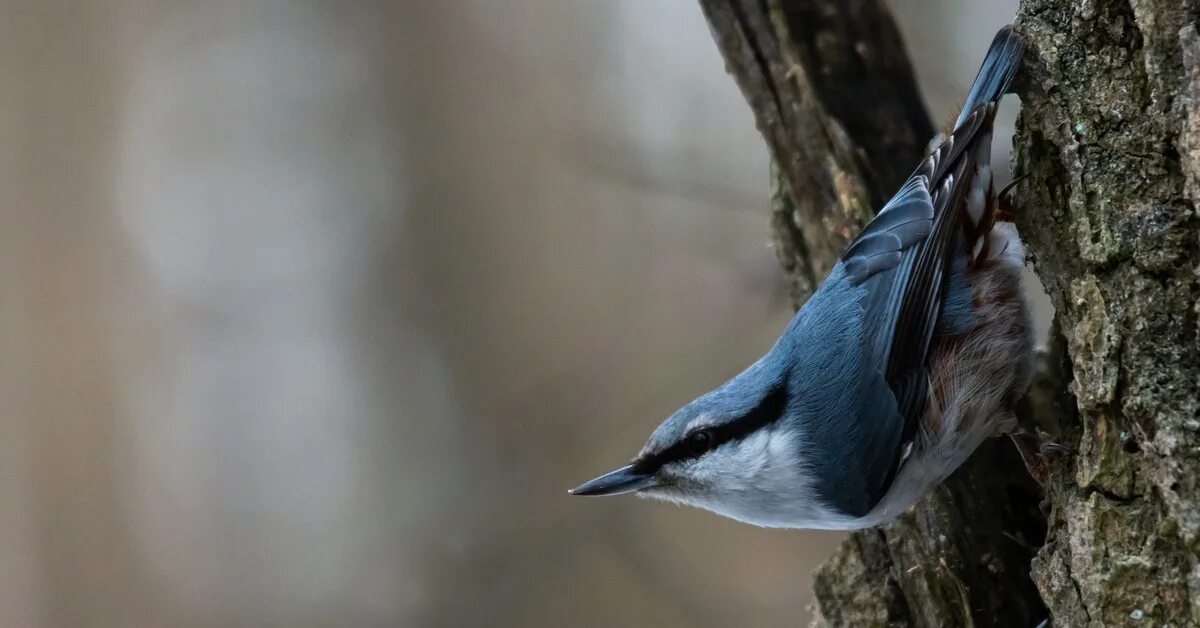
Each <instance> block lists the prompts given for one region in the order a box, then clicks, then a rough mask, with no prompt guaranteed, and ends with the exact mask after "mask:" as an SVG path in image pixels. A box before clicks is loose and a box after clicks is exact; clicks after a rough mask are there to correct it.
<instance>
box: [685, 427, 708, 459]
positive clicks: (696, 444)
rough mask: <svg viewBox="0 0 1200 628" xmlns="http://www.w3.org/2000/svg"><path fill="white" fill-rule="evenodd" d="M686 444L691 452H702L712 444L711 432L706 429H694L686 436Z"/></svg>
mask: <svg viewBox="0 0 1200 628" xmlns="http://www.w3.org/2000/svg"><path fill="white" fill-rule="evenodd" d="M687 444H688V449H690V450H692V453H693V454H702V453H704V452H706V451H708V448H709V447H710V446H711V445H712V433H711V432H709V431H708V430H696V431H695V432H692V434H691V436H688V437H687Z"/></svg>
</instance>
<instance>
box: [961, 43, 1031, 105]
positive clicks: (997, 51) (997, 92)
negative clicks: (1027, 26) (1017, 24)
mask: <svg viewBox="0 0 1200 628" xmlns="http://www.w3.org/2000/svg"><path fill="white" fill-rule="evenodd" d="M1024 52H1025V43H1024V42H1023V41H1021V37H1020V36H1019V35H1017V33H1016V31H1014V30H1013V28H1012V26H1011V25H1010V26H1005V27H1004V28H1002V29H1000V32H998V33H996V37H995V38H994V39H992V47H991V48H988V52H987V56H986V57H984V58H983V65H981V66H979V73H978V74H976V75H975V81H974V82H973V83H971V91H970V92H968V93H967V100H966V102H965V103H963V108H962V113H960V114H958V119H957V120H955V121H954V127H955V128H958V126H959V125H961V124H962V123H963V121H964V120H966V119H967V116H969V115H971V112H972V111H974V110H975V108H976V107H978V106H979V105H981V104H983V103H986V102H994V101H997V100H1000V97H1001V96H1003V95H1004V92H1006V91H1008V86H1009V85H1010V84H1011V83H1012V80H1013V77H1014V76H1016V75H1017V69H1018V68H1019V67H1020V66H1021V55H1022V54H1023V53H1024Z"/></svg>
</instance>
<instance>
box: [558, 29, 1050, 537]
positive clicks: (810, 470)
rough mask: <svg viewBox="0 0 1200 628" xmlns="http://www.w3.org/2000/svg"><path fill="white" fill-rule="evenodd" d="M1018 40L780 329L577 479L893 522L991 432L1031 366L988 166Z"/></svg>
mask: <svg viewBox="0 0 1200 628" xmlns="http://www.w3.org/2000/svg"><path fill="white" fill-rule="evenodd" d="M1023 50H1024V46H1023V44H1022V42H1021V40H1020V38H1019V37H1018V36H1017V34H1016V33H1015V32H1013V30H1012V29H1011V27H1005V28H1003V29H1002V30H1001V31H1000V32H999V33H997V34H996V37H995V39H994V40H993V41H992V45H991V48H990V49H989V50H988V53H987V57H986V58H985V59H984V61H983V65H982V67H981V68H980V69H979V74H978V75H977V76H976V77H975V81H974V83H973V84H972V85H971V90H970V92H969V93H968V95H967V99H966V103H965V104H964V105H963V109H962V113H961V114H959V116H958V119H957V121H956V122H955V126H954V130H953V131H952V132H951V133H950V135H949V136H948V137H943V136H939V137H938V138H935V139H934V141H933V142H932V143H931V147H930V150H929V152H928V154H927V155H926V157H924V158H923V159H922V161H921V163H920V165H919V166H917V169H916V172H914V173H913V174H912V176H910V177H909V178H908V180H907V181H905V183H904V184H903V185H902V186H901V187H900V191H898V192H897V193H896V195H895V196H893V197H892V199H891V200H890V201H888V202H887V204H886V205H884V206H883V209H881V210H879V212H878V213H877V214H876V215H875V218H874V219H873V220H872V221H871V223H870V224H868V225H867V226H866V228H864V229H863V231H862V233H860V234H859V235H858V237H857V238H855V239H854V241H853V242H852V243H851V244H850V246H849V247H848V248H847V249H846V251H845V253H844V254H843V255H842V257H841V259H840V260H839V261H838V262H837V264H836V265H835V266H834V267H833V269H832V270H831V271H830V273H829V276H828V277H826V278H825V281H824V282H823V283H822V284H821V286H820V288H819V289H818V290H817V291H816V292H815V293H814V294H813V295H812V297H811V298H809V299H808V301H807V302H806V303H805V304H804V306H803V307H802V308H801V309H800V311H799V312H797V313H796V315H795V317H793V318H792V320H791V322H790V323H788V325H787V328H786V329H784V331H783V334H782V335H781V336H780V338H779V340H778V341H777V342H776V343H775V345H774V346H773V347H772V348H771V349H770V351H768V352H767V354H766V355H764V356H763V357H762V358H760V359H759V360H758V361H757V362H755V363H754V364H752V365H750V367H749V368H747V369H746V370H745V371H743V372H742V373H741V374H739V375H737V376H736V377H734V378H733V379H731V380H729V381H728V382H726V383H725V384H723V385H721V386H720V387H718V388H716V389H715V390H712V391H710V392H708V393H706V394H704V395H702V396H701V397H699V398H698V399H696V400H694V401H692V402H691V403H689V404H687V405H686V406H684V407H683V408H682V409H680V410H679V411H677V412H675V413H674V414H673V415H671V417H670V418H668V419H667V420H666V421H664V422H663V423H662V425H660V426H658V429H656V430H654V433H653V434H651V435H650V439H649V441H648V442H647V443H646V445H645V446H644V447H642V450H641V452H639V453H638V455H637V457H636V458H634V460H633V461H632V463H630V464H629V465H627V466H624V467H621V468H620V469H617V470H616V471H612V472H610V473H607V474H605V475H602V476H600V477H598V478H596V479H594V480H591V481H590V482H586V483H584V484H583V485H582V486H579V487H577V488H575V489H572V490H571V491H570V492H571V493H572V494H574V495H617V494H621V493H630V492H635V493H637V494H638V495H642V496H645V497H650V498H654V499H661V500H667V501H672V502H679V503H683V504H689V505H692V506H698V507H700V508H706V509H708V510H711V511H713V512H715V513H718V514H721V515H725V516H727V517H732V518H734V519H738V520H741V521H745V522H748V523H753V524H757V525H762V526H771V527H786V528H825V529H856V528H864V527H868V526H873V525H877V524H880V523H883V522H886V521H888V520H890V519H892V518H893V517H895V516H896V515H898V514H899V513H901V512H902V511H904V510H905V509H906V508H908V507H909V506H910V505H912V504H913V503H914V502H915V501H916V500H917V499H919V498H920V497H921V496H923V495H925V494H926V493H928V492H929V491H930V490H931V489H933V488H934V487H935V486H936V485H938V484H939V483H940V482H942V481H943V480H944V479H945V478H946V477H947V476H949V475H950V473H951V472H953V471H954V470H955V469H956V468H958V466H959V465H961V464H962V463H963V461H965V460H966V459H967V457H968V456H970V455H971V453H972V452H973V451H975V449H976V448H977V447H978V446H979V445H980V444H981V443H982V442H983V441H984V440H985V439H986V438H988V437H989V436H993V435H1000V434H1004V433H1007V432H1010V431H1011V430H1013V429H1014V428H1015V427H1016V419H1015V418H1014V415H1013V406H1014V404H1015V403H1016V402H1017V401H1018V400H1019V399H1020V398H1021V397H1022V396H1023V395H1024V393H1025V390H1026V388H1027V387H1028V386H1029V381H1030V378H1031V376H1032V371H1033V341H1032V338H1031V331H1032V325H1031V323H1030V319H1029V314H1028V310H1027V307H1026V304H1025V300H1024V295H1023V291H1022V286H1021V271H1022V267H1023V264H1024V248H1023V247H1022V245H1021V241H1020V239H1018V237H1017V232H1016V229H1015V227H1014V226H1013V224H1012V223H1011V222H1010V220H1011V218H1010V217H1008V216H1007V215H1006V214H1005V213H1004V212H1002V211H1000V209H999V208H998V204H999V199H998V198H997V195H996V193H995V190H994V188H993V187H992V171H991V167H990V165H989V162H990V153H991V143H992V124H993V121H994V119H995V115H996V104H997V102H998V101H999V100H1000V98H1001V97H1002V96H1003V95H1004V93H1005V91H1006V90H1007V89H1008V87H1009V84H1010V83H1011V82H1012V79H1013V77H1014V75H1015V74H1016V72H1017V68H1018V66H1019V65H1020V62H1021V55H1022V52H1023Z"/></svg>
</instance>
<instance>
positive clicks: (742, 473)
mask: <svg viewBox="0 0 1200 628" xmlns="http://www.w3.org/2000/svg"><path fill="white" fill-rule="evenodd" d="M795 460H796V459H795V447H794V442H793V439H792V437H791V436H790V435H789V434H787V433H785V432H784V431H782V430H777V429H764V430H760V431H758V432H756V433H754V434H751V435H750V436H747V437H746V438H744V439H742V440H740V441H737V442H734V443H730V444H727V445H724V446H722V447H719V448H717V449H716V450H714V451H712V452H710V453H708V454H707V455H705V456H702V457H701V458H699V459H697V460H694V461H692V462H689V463H686V465H685V466H684V468H683V474H684V475H686V476H687V477H690V478H692V479H694V480H696V481H697V482H699V483H700V484H702V485H704V486H707V487H709V488H711V489H714V490H716V491H718V492H724V491H748V490H760V491H761V490H768V491H769V490H772V489H774V488H777V487H776V486H775V485H777V484H793V482H794V480H795V476H796V472H795ZM793 485H794V484H793Z"/></svg>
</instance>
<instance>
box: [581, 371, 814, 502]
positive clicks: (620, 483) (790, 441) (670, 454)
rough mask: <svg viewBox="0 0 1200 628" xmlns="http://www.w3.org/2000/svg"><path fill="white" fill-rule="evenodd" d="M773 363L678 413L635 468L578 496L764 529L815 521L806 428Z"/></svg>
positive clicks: (652, 440)
mask: <svg viewBox="0 0 1200 628" xmlns="http://www.w3.org/2000/svg"><path fill="white" fill-rule="evenodd" d="M769 357H770V356H768V358H764V360H760V361H759V362H758V363H756V364H754V365H753V366H751V367H750V368H749V369H747V370H746V371H745V372H743V373H742V374H740V375H738V376H737V377H735V378H733V379H732V380H730V381H728V382H726V383H725V384H724V385H722V386H721V387H719V388H717V389H715V390H713V391H711V392H708V393H706V394H704V395H702V396H701V397H699V398H697V399H696V400H694V401H692V402H691V403H689V404H687V405H686V406H684V407H683V408H681V409H679V410H678V411H677V412H675V413H674V414H672V415H671V416H670V417H669V418H668V419H667V420H666V421H663V423H662V424H661V425H659V426H658V428H657V429H655V430H654V433H653V434H651V435H650V439H649V440H648V441H647V442H646V444H645V446H643V447H642V450H641V451H640V452H639V453H638V455H637V456H636V457H635V458H634V459H633V461H632V462H630V463H629V464H628V465H626V466H623V467H621V468H619V469H617V470H615V471H611V472H609V473H606V474H604V475H601V476H600V477H597V478H595V479H593V480H591V481H588V482H585V483H583V484H582V485H580V486H578V487H576V488H574V489H571V491H570V493H571V494H572V495H620V494H624V493H636V494H637V495H639V496H642V497H649V498H652V499H659V500H664V501H671V502H677V503H682V504H688V505H691V506H696V507H699V508H704V509H707V510H711V511H713V512H715V513H717V514H720V515H724V516H727V517H731V518H734V519H738V520H740V521H745V522H747V523H753V524H757V525H763V526H791V525H793V524H795V523H796V522H797V521H798V520H802V519H806V518H809V517H810V516H811V515H812V513H811V511H812V510H813V509H814V508H816V503H815V500H814V499H813V496H812V491H811V489H810V482H809V481H808V479H807V478H806V477H805V476H806V473H805V465H804V461H803V458H804V456H803V454H802V452H801V438H802V433H801V432H802V430H803V425H802V421H801V420H799V418H800V417H798V416H797V415H796V412H795V406H796V405H797V404H794V403H793V401H794V400H793V399H792V396H791V394H790V390H789V386H788V381H787V377H786V374H784V373H780V372H779V370H778V369H772V368H770V367H769V362H768V360H769Z"/></svg>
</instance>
